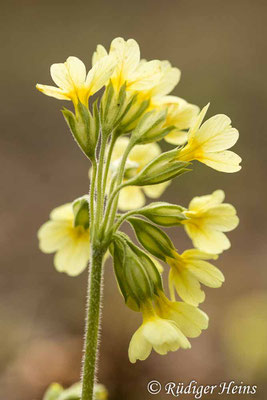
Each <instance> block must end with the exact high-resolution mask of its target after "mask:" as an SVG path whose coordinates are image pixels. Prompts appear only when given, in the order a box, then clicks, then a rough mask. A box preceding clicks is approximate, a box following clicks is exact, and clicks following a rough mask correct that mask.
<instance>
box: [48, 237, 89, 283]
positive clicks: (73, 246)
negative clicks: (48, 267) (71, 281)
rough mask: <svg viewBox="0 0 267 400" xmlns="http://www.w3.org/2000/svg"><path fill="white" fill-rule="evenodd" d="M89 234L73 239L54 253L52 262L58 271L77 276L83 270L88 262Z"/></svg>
mask: <svg viewBox="0 0 267 400" xmlns="http://www.w3.org/2000/svg"><path fill="white" fill-rule="evenodd" d="M89 246H90V245H89V236H88V235H84V236H83V237H80V238H75V239H73V240H72V241H71V242H70V243H69V244H68V245H67V246H64V247H63V248H61V249H60V250H59V251H58V252H57V253H56V255H55V258H54V263H55V267H56V269H57V271H58V272H65V273H66V274H68V275H70V276H77V275H79V274H80V273H81V272H83V271H84V270H85V268H86V267H87V265H88V262H89V253H90V251H89Z"/></svg>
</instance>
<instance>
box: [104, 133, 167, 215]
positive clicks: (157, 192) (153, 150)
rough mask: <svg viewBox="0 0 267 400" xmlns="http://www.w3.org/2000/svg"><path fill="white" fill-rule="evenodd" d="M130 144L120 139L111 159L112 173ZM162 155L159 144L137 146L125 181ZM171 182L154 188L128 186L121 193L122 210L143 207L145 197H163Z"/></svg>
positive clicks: (132, 151)
mask: <svg viewBox="0 0 267 400" xmlns="http://www.w3.org/2000/svg"><path fill="white" fill-rule="evenodd" d="M128 143H129V139H128V138H119V139H118V140H117V142H116V144H115V146H114V150H113V154H112V158H111V171H113V172H116V170H117V168H118V166H119V163H120V160H121V158H122V156H123V153H124V151H125V149H126V147H127V145H128ZM159 154H160V147H159V145H158V144H157V143H149V144H144V145H137V146H135V147H134V148H133V149H132V150H131V152H130V154H129V156H128V160H127V164H126V172H125V176H124V180H127V179H129V178H132V177H133V176H135V175H137V174H138V173H139V171H140V170H141V169H142V168H143V167H144V166H145V165H146V164H148V163H149V162H150V161H151V160H152V159H153V158H155V157H156V156H158V155H159ZM168 184H169V182H164V183H160V184H158V185H152V186H144V187H139V186H128V187H125V188H123V189H122V190H121V191H120V196H119V208H120V209H121V210H131V209H134V208H138V207H142V206H143V205H144V204H145V195H144V194H146V195H147V196H148V197H151V198H153V199H154V198H157V197H159V196H161V194H162V193H163V192H164V190H165V189H166V187H167V186H168Z"/></svg>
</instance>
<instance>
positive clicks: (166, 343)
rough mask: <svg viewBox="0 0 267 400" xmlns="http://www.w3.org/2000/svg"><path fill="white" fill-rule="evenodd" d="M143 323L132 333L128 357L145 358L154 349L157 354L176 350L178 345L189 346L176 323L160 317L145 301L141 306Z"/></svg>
mask: <svg viewBox="0 0 267 400" xmlns="http://www.w3.org/2000/svg"><path fill="white" fill-rule="evenodd" d="M142 314H143V323H142V325H141V326H140V327H139V328H138V329H137V331H136V332H135V333H134V335H133V337H132V339H131V342H130V345H129V359H130V361H131V362H132V363H135V362H136V360H145V359H146V358H147V357H148V356H149V355H150V353H151V351H152V349H154V350H155V351H156V352H157V353H159V354H162V355H163V354H167V352H168V351H176V350H178V349H179V348H180V347H181V348H183V349H188V348H190V347H191V345H190V343H189V341H188V339H187V338H186V336H185V335H184V334H183V333H182V332H181V330H180V329H179V327H178V326H177V324H176V323H175V322H173V321H171V320H167V319H163V318H160V317H159V316H158V315H157V314H156V313H155V311H154V310H153V307H152V305H151V304H150V303H149V302H147V303H145V304H143V306H142Z"/></svg>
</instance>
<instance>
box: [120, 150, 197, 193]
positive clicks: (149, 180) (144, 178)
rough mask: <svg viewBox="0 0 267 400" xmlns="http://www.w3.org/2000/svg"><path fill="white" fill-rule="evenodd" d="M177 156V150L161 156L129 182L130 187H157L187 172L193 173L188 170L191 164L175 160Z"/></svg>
mask: <svg viewBox="0 0 267 400" xmlns="http://www.w3.org/2000/svg"><path fill="white" fill-rule="evenodd" d="M176 155H177V150H176V149H174V150H170V151H168V152H165V153H162V154H160V155H159V156H158V157H156V158H154V159H153V160H152V161H150V163H148V164H147V165H146V166H145V167H144V168H143V169H142V170H141V171H140V172H139V173H138V174H137V175H136V176H135V177H134V178H133V179H131V180H130V181H129V182H128V183H129V185H133V186H146V185H157V184H158V183H163V182H166V181H169V180H171V179H173V178H176V177H177V176H179V175H182V174H184V173H185V172H188V171H191V170H190V169H189V168H187V167H188V166H189V165H190V163H188V162H186V161H177V160H176V159H175V156H176Z"/></svg>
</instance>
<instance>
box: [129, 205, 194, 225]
mask: <svg viewBox="0 0 267 400" xmlns="http://www.w3.org/2000/svg"><path fill="white" fill-rule="evenodd" d="M185 210H186V209H185V208H184V207H182V206H178V205H176V204H170V203H166V202H163V201H162V202H161V201H158V202H153V203H150V204H148V205H147V206H145V207H143V208H140V209H138V210H137V212H136V214H139V215H142V216H144V217H146V218H147V219H149V220H150V221H151V222H153V223H154V224H157V225H161V226H166V227H167V226H176V225H181V223H182V222H183V221H184V220H186V219H188V218H187V217H186V216H185V215H184V211H185Z"/></svg>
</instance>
